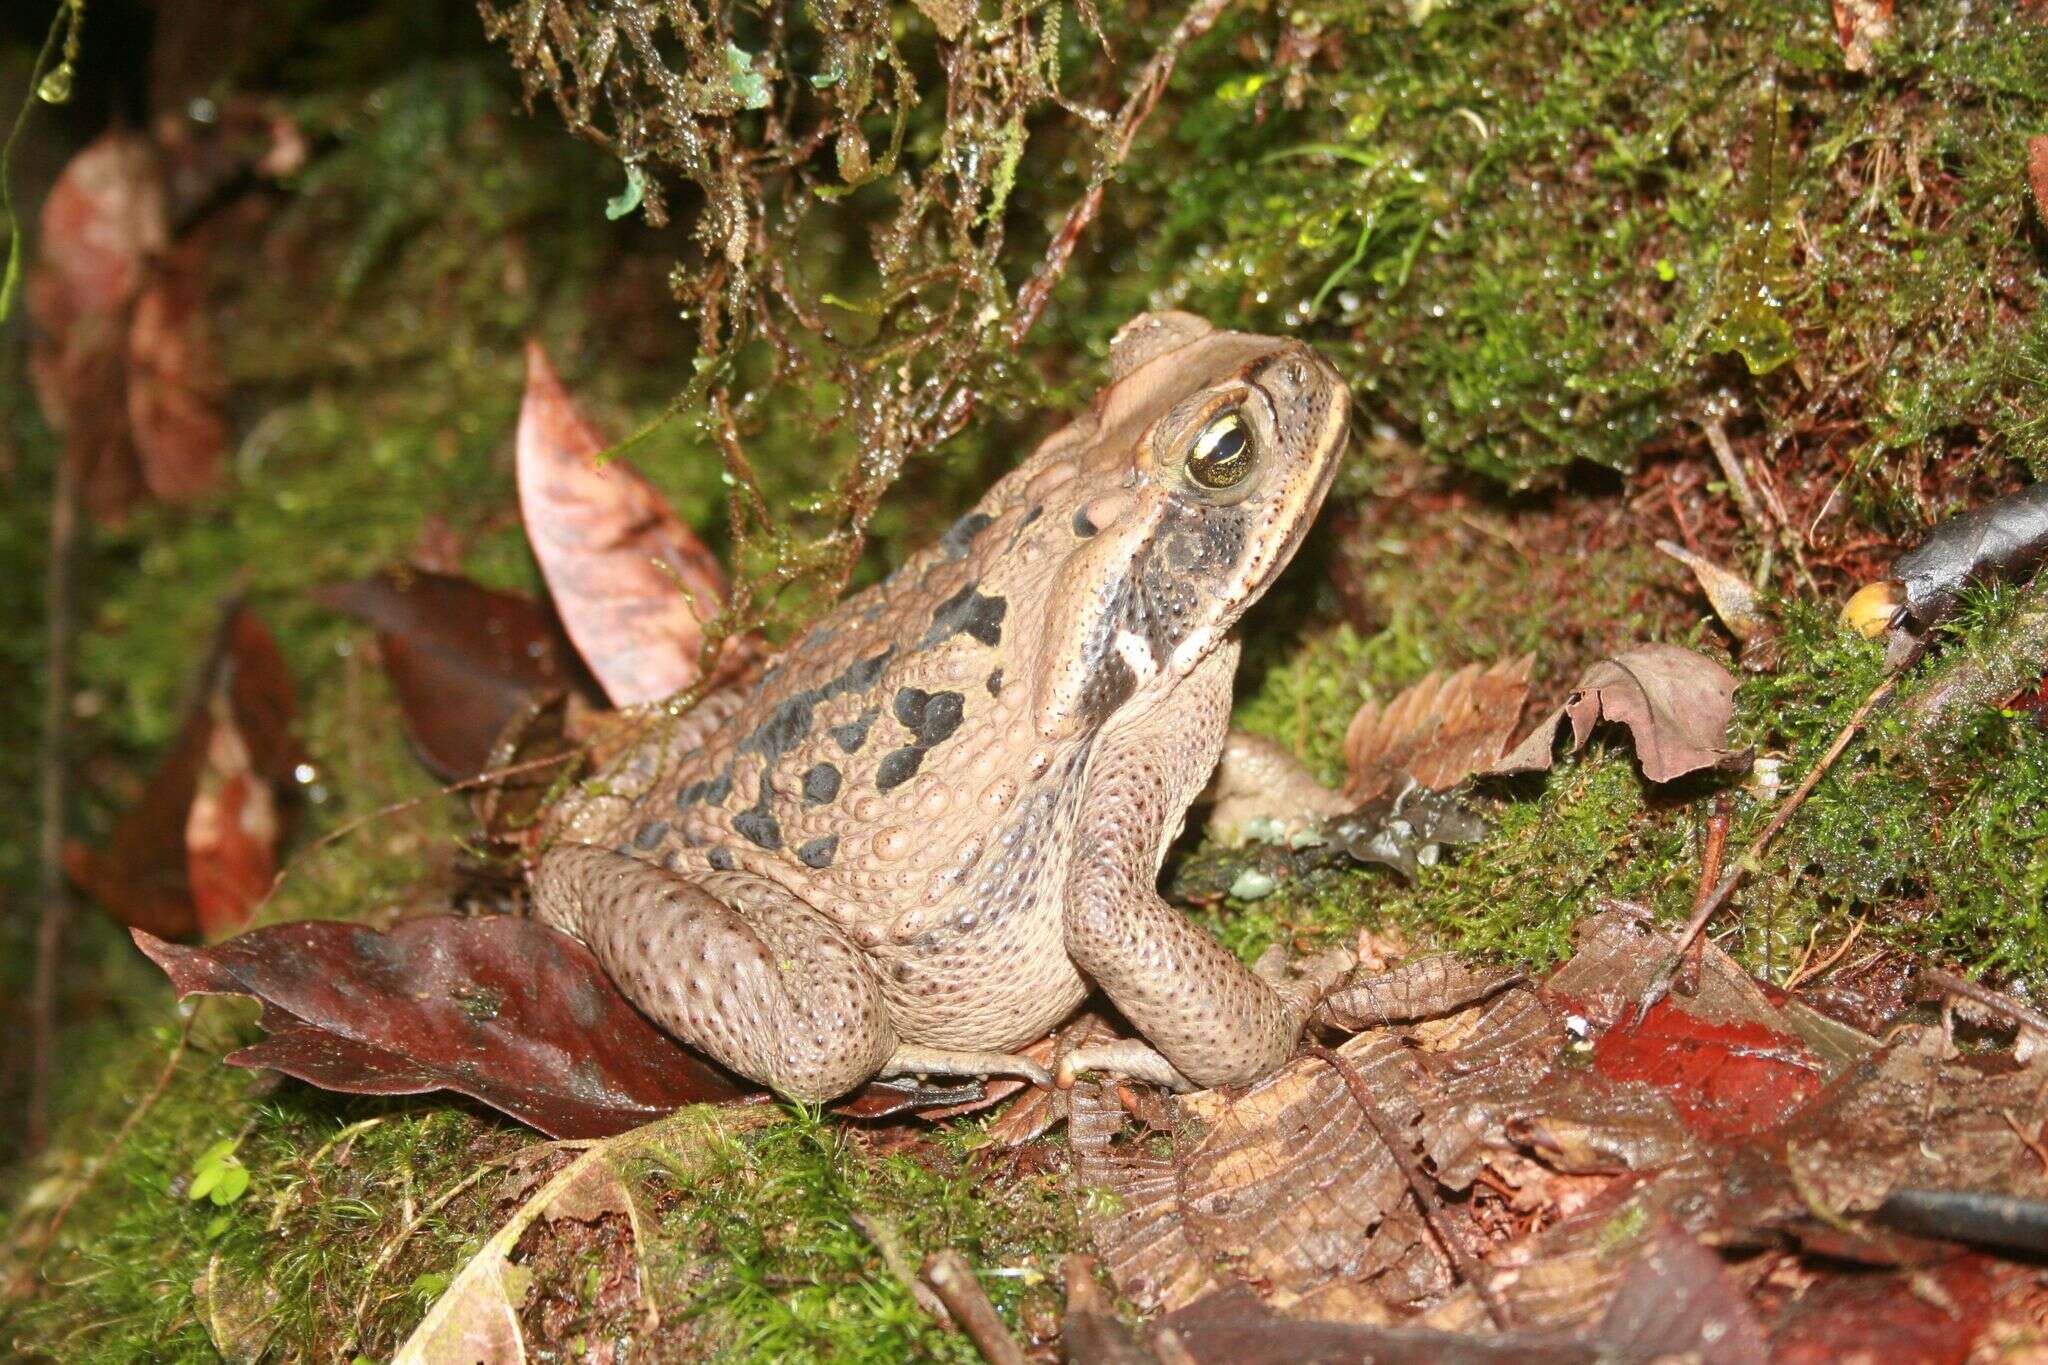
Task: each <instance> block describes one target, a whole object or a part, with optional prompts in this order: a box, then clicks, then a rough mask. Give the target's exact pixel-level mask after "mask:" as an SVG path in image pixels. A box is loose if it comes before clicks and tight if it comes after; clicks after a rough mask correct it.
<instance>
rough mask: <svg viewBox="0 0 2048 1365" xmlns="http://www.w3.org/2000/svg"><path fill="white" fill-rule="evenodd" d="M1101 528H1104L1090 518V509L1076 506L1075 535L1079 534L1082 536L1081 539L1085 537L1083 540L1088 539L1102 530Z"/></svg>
mask: <svg viewBox="0 0 2048 1365" xmlns="http://www.w3.org/2000/svg"><path fill="white" fill-rule="evenodd" d="M1101 529H1102V528H1101V527H1099V526H1097V525H1096V524H1095V523H1094V522H1092V521H1090V520H1088V509H1087V508H1085V507H1076V508H1075V509H1074V534H1075V535H1077V536H1079V537H1081V539H1083V540H1086V539H1087V538H1088V537H1090V536H1092V535H1094V534H1095V533H1096V532H1097V531H1099V530H1101Z"/></svg>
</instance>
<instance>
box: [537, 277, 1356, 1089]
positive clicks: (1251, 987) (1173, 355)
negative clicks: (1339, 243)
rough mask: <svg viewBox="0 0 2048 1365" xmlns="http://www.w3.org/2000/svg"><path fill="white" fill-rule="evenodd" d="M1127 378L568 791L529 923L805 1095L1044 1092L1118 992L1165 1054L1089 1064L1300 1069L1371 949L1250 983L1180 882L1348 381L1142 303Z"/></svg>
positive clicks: (1327, 464) (727, 1052)
mask: <svg viewBox="0 0 2048 1365" xmlns="http://www.w3.org/2000/svg"><path fill="white" fill-rule="evenodd" d="M1112 369H1113V379H1114V382H1113V383H1112V384H1111V385H1110V386H1109V387H1108V388H1107V389H1105V390H1104V391H1103V392H1102V393H1101V394H1100V395H1098V397H1097V398H1096V400H1095V402H1094V404H1093V406H1092V407H1091V409H1090V410H1089V411H1088V412H1087V413H1086V414H1085V415H1083V416H1081V417H1080V418H1078V419H1077V420H1076V421H1074V422H1073V423H1071V424H1070V425H1068V426H1067V427H1066V428H1064V429H1063V430H1061V431H1060V432H1058V433H1057V434H1056V435H1054V436H1052V437H1051V438H1050V439H1048V440H1046V441H1045V442H1044V443H1043V444H1042V445H1040V446H1039V447H1038V449H1037V450H1036V451H1034V452H1033V453H1032V455H1031V457H1030V458H1029V459H1027V460H1026V461H1025V462H1024V464H1023V465H1022V466H1021V467H1020V468H1018V469H1016V470H1015V471H1013V472H1012V473H1010V474H1009V475H1008V476H1006V477H1005V478H1003V479H1002V480H1000V481H999V482H998V483H997V484H996V485H995V486H994V487H993V488H991V489H990V490H989V492H988V494H987V495H986V496H985V497H984V498H982V500H981V502H980V503H979V504H978V505H977V506H976V507H975V508H974V510H973V511H971V512H969V513H968V514H967V515H965V516H963V517H962V518H960V520H959V521H957V522H955V523H954V524H953V526H952V528H951V529H950V530H948V531H947V532H946V533H945V534H944V535H943V536H941V537H940V538H939V539H938V541H937V543H935V544H934V545H932V546H931V547H930V548H928V549H926V550H924V551H922V552H921V553H919V554H917V555H916V556H914V557H913V558H912V559H910V561H909V562H907V563H906V564H904V565H903V567H902V568H900V569H898V570H897V571H896V572H895V573H894V574H892V575H891V576H890V577H889V578H888V580H887V581H885V582H883V583H881V584H878V585H877V586H875V587H873V588H871V589H869V590H868V591H866V592H863V593H861V594H859V595H857V596H855V597H852V598H850V599H848V600H847V601H845V602H843V603H841V604H840V605H839V607H838V608H837V609H836V610H834V611H833V612H832V613H831V614H830V615H829V616H827V617H825V618H824V619H823V620H822V621H820V622H819V623H818V625H817V626H816V627H815V628H813V629H812V630H811V631H810V632H809V633H808V634H807V635H805V636H804V637H803V638H802V639H801V640H799V641H798V642H797V643H795V644H794V645H792V646H791V647H790V648H789V649H787V650H785V651H784V652H783V653H782V654H781V655H780V656H778V657H777V658H776V659H774V660H773V661H772V663H771V664H770V666H769V667H768V668H767V669H765V670H764V671H763V672H762V673H761V674H760V675H759V676H757V677H755V678H754V679H752V680H751V681H750V682H748V683H747V684H745V685H744V686H740V687H736V688H733V689H730V690H728V691H726V692H724V693H722V694H718V695H715V696H713V697H712V698H711V699H709V700H707V701H706V702H704V703H703V704H702V705H700V706H699V707H698V708H697V709H696V710H695V711H693V712H691V713H690V714H689V715H687V716H686V717H685V718H684V719H683V720H682V721H681V722H678V723H675V724H672V725H668V726H666V727H665V733H663V734H662V735H661V737H660V739H659V740H658V741H655V742H649V743H648V744H645V745H643V746H642V747H640V748H638V749H635V750H633V751H631V752H628V753H627V754H625V755H624V756H623V757H621V758H620V759H618V760H617V761H615V762H614V763H612V764H611V765H610V766H609V767H608V768H607V769H606V770H605V771H604V772H602V773H601V774H599V776H598V777H597V778H596V779H594V780H592V781H591V782H588V783H586V784H584V786H583V787H582V788H580V789H578V790H577V791H576V792H574V793H572V794H571V796H570V797H569V798H567V799H566V800H565V801H564V802H563V803H561V805H560V807H559V808H558V809H557V811H556V812H555V814H554V816H553V817H552V819H551V820H550V822H549V826H548V829H547V831H546V834H547V840H546V844H545V847H546V851H545V853H544V854H543V857H542V861H541V864H540V868H539V871H538V873H537V874H536V878H535V905H536V909H537V913H538V914H539V915H540V916H541V917H542V918H543V919H545V920H546V921H548V922H550V923H552V924H555V925H557V926H559V927H560V928H562V929H565V930H567V931H568V932H570V933H572V934H574V935H576V936H577V937H578V938H580V939H582V940H583V941H584V942H585V943H587V944H589V945H590V947H591V948H592V950H593V951H595V953H596V954H597V956H598V959H599V960H600V961H601V962H602V963H603V964H604V967H605V970H606V971H607V972H609V973H610V974H611V976H612V978H613V980H614V981H616V982H617V983H618V985H619V986H620V988H621V989H622V990H623V991H624V992H625V993H626V995H627V996H628V997H630V998H631V999H632V1000H633V1001H634V1003H635V1004H637V1005H638V1006H639V1007H640V1008H641V1009H642V1010H644V1011H645V1012H646V1013H647V1014H648V1015H649V1016H650V1017H651V1018H653V1019H654V1020H655V1021H656V1022H657V1023H659V1024H660V1025H661V1026H662V1027H663V1028H665V1029H667V1030H668V1031H669V1032H670V1033H672V1034H674V1035H675V1036H676V1037H677V1038H679V1039H681V1040H683V1041H684V1042H686V1043H689V1044H691V1045H692V1046H694V1047H697V1048H699V1049H701V1050H702V1051H704V1052H706V1053H708V1054H710V1055H711V1056H712V1057H715V1058H716V1059H717V1060H719V1061H720V1062H722V1063H724V1064H725V1065H726V1066H729V1067H731V1068H732V1069H733V1070H735V1071H738V1072H741V1073H743V1074H745V1075H747V1076H750V1077H753V1078H755V1079H757V1080H760V1081H763V1082H765V1083H766V1084H768V1085H769V1086H771V1087H772V1088H774V1089H775V1090H777V1091H780V1092H781V1093H783V1094H785V1095H788V1096H791V1097H794V1098H798V1099H808V1100H815V1099H823V1098H828V1097H830V1096H834V1095H838V1094H840V1093H842V1092H844V1091H846V1090H849V1089H851V1088H853V1087H854V1086H857V1085H859V1084H860V1083H862V1082H863V1081H866V1080H868V1079H869V1078H871V1077H874V1076H876V1075H878V1074H879V1075H901V1074H908V1073H921V1072H937V1073H945V1074H990V1073H1003V1072H1009V1073H1014V1074H1023V1075H1030V1076H1033V1077H1035V1078H1039V1079H1043V1076H1044V1073H1043V1072H1042V1071H1041V1070H1040V1069H1038V1068H1037V1067H1036V1066H1035V1065H1034V1064H1032V1063H1031V1062H1029V1061H1027V1060H1025V1059H1022V1058H1019V1057H1016V1056H1013V1055H1010V1054H1011V1053H1013V1052H1014V1050H1015V1049H1017V1048H1019V1047H1021V1046H1022V1045H1024V1044H1026V1043H1028V1042H1030V1041H1031V1040H1033V1039H1035V1038H1038V1037H1040V1036H1041V1035H1043V1034H1044V1033H1045V1031H1046V1030H1047V1029H1048V1028H1050V1027H1052V1026H1053V1025H1054V1024H1057V1023H1058V1022H1060V1020H1061V1019H1062V1018H1063V1017H1065V1016H1066V1015H1067V1014H1068V1013H1070V1012H1071V1011H1072V1010H1073V1009H1074V1008H1075V1007H1076V1006H1077V1005H1079V1004H1080V1002H1081V1000H1082V998H1083V997H1084V996H1085V995H1086V994H1087V993H1088V991H1089V989H1090V986H1091V984H1092V985H1094V986H1099V987H1100V988H1101V989H1102V990H1103V991H1105V992H1106V993H1107V994H1108V996H1109V998H1110V999H1111V1000H1112V1001H1113V1002H1114V1003H1115V1004H1116V1006H1117V1008H1118V1009H1119V1010H1121V1011H1122V1013H1123V1015H1124V1017H1125V1018H1127V1019H1128V1020H1129V1021H1130V1022H1131V1023H1132V1024H1134V1025H1135V1026H1136V1027H1137V1028H1138V1030H1139V1031H1141V1032H1142V1033H1143V1034H1144V1036H1145V1039H1146V1040H1147V1041H1149V1043H1150V1044H1151V1045H1152V1047H1154V1048H1157V1050H1158V1051H1157V1053H1155V1052H1153V1051H1151V1049H1149V1048H1146V1047H1144V1046H1143V1045H1142V1044H1117V1045H1111V1046H1109V1047H1106V1048H1097V1049H1092V1050H1089V1051H1088V1052H1086V1053H1084V1054H1083V1055H1080V1056H1077V1057H1075V1058H1074V1059H1072V1065H1073V1066H1074V1067H1075V1068H1076V1069H1085V1068H1088V1067H1099V1068H1103V1069H1109V1070H1116V1071H1121V1072H1124V1073H1126V1074H1134V1075H1144V1076H1150V1077H1152V1078H1154V1079H1158V1080H1161V1081H1164V1082H1167V1083H1173V1084H1186V1083H1187V1082H1189V1081H1192V1082H1194V1083H1198V1084H1202V1085H1217V1084H1226V1083H1232V1082H1241V1081H1248V1080H1251V1079H1253V1078H1255V1077H1258V1076H1260V1075H1263V1074H1264V1073H1266V1072H1267V1071H1269V1070H1271V1069H1272V1068H1273V1067H1275V1066H1277V1065H1279V1063H1280V1062H1282V1061H1283V1060H1285V1059H1286V1057H1287V1056H1288V1054H1289V1053H1290V1052H1291V1051H1292V1049H1293V1047H1294V1044H1295V1040H1296V1037H1297V1035H1298V1034H1299V1032H1300V1029H1301V1027H1302V1024H1303V1022H1304V1020H1305V1019H1306V1018H1307V1016H1308V1013H1309V1010H1310V1009H1311V1008H1312V1007H1313V1005H1314V1004H1315V1003H1316V1001H1317V1000H1318V999H1319V998H1320V996H1321V994H1322V993H1323V992H1324V991H1325V990H1326V989H1327V988H1328V987H1329V985H1330V984H1331V983H1332V982H1333V981H1334V980H1335V979H1336V978H1337V977H1338V976H1339V975H1340V974H1341V973H1342V972H1343V971H1344V970H1345V969H1346V968H1347V967H1348V966H1349V959H1348V957H1346V956H1345V955H1342V954H1333V955H1327V956H1325V957H1323V958H1319V959H1316V960H1315V961H1313V962H1312V963H1310V964H1308V966H1307V967H1306V968H1305V969H1304V970H1303V972H1302V973H1301V974H1300V975H1299V976H1296V977H1289V976H1287V975H1286V974H1284V973H1282V972H1277V971H1274V972H1254V971H1251V970H1248V969H1246V968H1245V967H1244V966H1243V965H1242V964H1241V963H1239V962H1238V960H1237V959H1236V958H1234V957H1232V956H1231V955H1230V954H1229V953H1228V952H1226V951H1225V950H1224V949H1223V948H1222V947H1221V946H1220V945H1218V944H1217V943H1216V942H1215V941H1214V940H1213V939H1211V938H1209V937H1208V936H1207V935H1206V934H1204V933H1202V932H1201V931H1200V930H1199V929H1197V928H1195V927H1194V926H1193V925H1191V924H1190V923H1189V922H1188V921H1187V920H1186V919H1185V918H1184V917H1183V916H1182V915H1181V914H1180V912H1179V911H1177V910H1175V909H1174V908H1173V907H1172V906H1170V905H1168V904H1167V903H1166V902H1165V901H1163V900H1161V899H1160V897H1159V895H1158V894H1157V891H1156V890H1155V885H1154V884H1155V881H1156V878H1157V876H1158V871H1159V866H1160V862H1161V860H1162V859H1163V858H1164V856H1165V854H1166V849H1167V846H1168V844H1169V843H1171V842H1172V840H1173V839H1174V837H1175V836H1176V835H1177V834H1178V832H1179V830H1180V828H1181V822H1182V820H1183V818H1184V817H1185V814H1186V811H1187V809H1188V807H1189V805H1190V804H1191V803H1192V802H1194V801H1195V799H1196V798H1197V796H1198V795H1199V794H1200V793H1201V791H1202V789H1203V787H1204V784H1205V783H1206V782H1207V781H1208V780H1209V778H1210V774H1211V771H1212V770H1213V769H1214V768H1215V767H1216V764H1217V760H1218V757H1219V755H1221V754H1222V753H1223V751H1224V747H1225V736H1226V730H1227V726H1228V720H1229V710H1230V691H1231V679H1232V675H1233V673H1234V672H1235V670H1236V667H1237V657H1238V645H1237V642H1236V640H1234V639H1233V638H1232V637H1231V635H1230V631H1231V628H1232V626H1234V625H1235V624H1236V622H1237V620H1238V617H1239V616H1241V615H1242V614H1243V612H1244V611H1245V609H1246V608H1247V607H1248V606H1250V605H1251V604H1252V602H1254V601H1256V600H1257V599H1258V597H1259V596H1260V595H1261V594H1262V593H1263V592H1265V590H1266V589H1267V587H1269V586H1270V585H1271V584H1272V582H1273V580H1274V578H1275V576H1276V575H1278V574H1279V572H1280V570H1281V569H1282V568H1283V567H1284V566H1285V565H1286V563H1287V561H1288V559H1289V558H1290V557H1291V556H1292V555H1293V553H1294V551H1295V548H1296V547H1297V546H1298V545H1299V544H1300V543H1301V539H1302V537H1303V535H1304V534H1305V533H1306V532H1307V530H1308V528H1309V524H1310V522H1311V521H1313V520H1314V518H1315V515H1316V511H1317V509H1318V507H1320V506H1321V504H1322V501H1323V495H1324V494H1325V492H1327V491H1328V489H1329V486H1330V480H1331V477H1332V475H1333V473H1334V472H1335V470H1336V467H1337V462H1338V458H1339V456H1340V455H1341V453H1342V451H1343V449H1344V445H1345V440H1346V423H1347V418H1348V407H1349V398H1348V395H1347V394H1346V392H1345V389H1344V386H1343V384H1342V383H1341V382H1340V381H1339V380H1338V378H1337V376H1336V374H1335V373H1334V372H1333V371H1332V370H1331V369H1330V367H1329V366H1328V365H1327V364H1325V363H1324V362H1323V361H1322V360H1321V359H1319V358H1318V357H1317V356H1316V355H1315V354H1314V353H1313V352H1311V351H1310V350H1309V349H1308V348H1307V347H1306V346H1304V345H1302V344H1300V343H1298V342H1295V341H1290V340H1284V339H1280V338H1274V337H1263V336H1250V335H1246V334H1243V333H1237V332H1221V331H1217V330H1215V329H1213V328H1212V327H1210V326H1209V324H1207V323H1206V322H1203V321H1202V320H1201V319H1199V318H1196V317H1192V316H1190V315H1188V314H1185V313H1160V314H1146V315H1144V316H1141V317H1139V318H1137V319H1135V320H1134V321H1133V322H1131V323H1130V324H1129V325H1127V326H1126V327H1125V328H1124V329H1123V330H1122V331H1121V332H1120V333H1119V334H1118V336H1117V339H1116V342H1115V345H1114V347H1113V350H1112ZM1269 978H1270V979H1269ZM1160 1054H1164V1061H1162V1060H1161V1058H1160ZM1168 1063H1170V1064H1171V1065H1170V1066H1169V1065H1167V1064H1168Z"/></svg>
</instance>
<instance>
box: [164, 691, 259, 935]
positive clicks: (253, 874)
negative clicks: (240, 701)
mask: <svg viewBox="0 0 2048 1365" xmlns="http://www.w3.org/2000/svg"><path fill="white" fill-rule="evenodd" d="M208 709H209V712H210V715H211V718H212V729H211V731H210V732H209V734H208V735H207V739H206V758H205V761H204V762H203V763H202V764H201V765H200V769H199V780H198V784H197V787H198V789H197V791H196V792H195V794H194V796H193V799H192V809H191V810H190V812H188V813H187V815H186V816H185V861H186V869H187V879H188V881H189V882H190V884H191V887H192V906H193V910H194V912H195V914H196V916H197V918H198V921H199V932H200V934H201V936H202V937H205V938H207V939H219V938H225V937H227V936H228V935H229V934H232V933H234V932H235V931H236V930H237V929H240V928H241V927H242V926H243V925H245V924H247V923H248V922H249V916H250V915H251V914H252V913H253V912H254V911H255V909H256V907H257V905H259V904H260V903H261V902H262V900H263V898H264V897H265V896H267V895H269V894H270V888H271V884H272V883H273V882H274V881H275V879H276V877H277V845H278V840H279V839H280V838H281V837H282V835H283V820H282V817H281V816H280V814H279V811H278V801H277V793H276V790H275V789H274V788H273V787H272V786H271V785H270V783H268V782H266V781H265V780H264V779H263V776H262V775H261V774H260V773H258V772H257V771H256V764H255V758H254V757H253V756H252V755H251V754H250V752H249V742H248V741H247V740H245V739H244V738H243V737H242V732H241V729H240V728H239V727H238V726H237V725H236V724H235V716H234V710H233V707H232V705H231V704H230V700H229V694H228V692H227V690H226V689H225V688H222V689H218V690H216V691H215V693H214V696H213V701H212V704H211V706H210V707H209V708H208Z"/></svg>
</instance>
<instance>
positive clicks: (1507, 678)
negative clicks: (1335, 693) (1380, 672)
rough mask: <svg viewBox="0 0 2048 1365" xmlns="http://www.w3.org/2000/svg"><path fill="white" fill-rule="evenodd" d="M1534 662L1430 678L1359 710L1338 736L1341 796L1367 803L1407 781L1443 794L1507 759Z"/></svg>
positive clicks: (1526, 658)
mask: <svg viewBox="0 0 2048 1365" xmlns="http://www.w3.org/2000/svg"><path fill="white" fill-rule="evenodd" d="M1535 663H1536V656H1535V655H1533V654H1524V655H1523V656H1522V657H1521V658H1519V659H1510V660H1507V661H1506V662H1503V663H1497V664H1494V665H1493V666H1492V667H1490V668H1487V669H1484V670H1481V669H1480V667H1479V665H1477V664H1467V665H1466V666H1465V667H1463V668H1461V669H1459V670H1458V671H1457V672H1455V673H1453V674H1451V675H1450V676H1449V677H1448V678H1446V677H1445V676H1444V675H1443V674H1442V673H1438V672H1433V673H1431V674H1430V675H1429V676H1428V677H1426V678H1424V679H1423V680H1422V681H1420V682H1418V683H1416V684H1415V685H1414V686H1412V687H1410V688H1408V689H1407V690H1405V691H1403V692H1402V693H1401V694H1400V695H1399V696H1397V697H1395V698H1394V699H1393V700H1392V701H1391V702H1388V703H1387V705H1386V706H1385V707H1384V708H1382V707H1380V706H1379V705H1378V704H1377V703H1376V702H1371V701H1368V702H1365V703H1364V704H1362V705H1361V706H1360V707H1359V708H1358V710H1357V712H1356V713H1355V714H1354V715H1353V716H1352V717H1351V724H1350V725H1349V727H1347V728H1346V729H1345V731H1344V767H1345V771H1346V773H1347V774H1348V776H1347V778H1346V781H1345V784H1344V795H1345V797H1346V798H1347V799H1348V800H1349V801H1350V802H1351V803H1352V804H1353V805H1357V804H1359V803H1361V802H1365V801H1369V800H1371V799H1372V798H1374V797H1376V796H1380V795H1382V794H1384V793H1386V792H1388V791H1390V790H1392V789H1393V788H1395V787H1397V786H1399V785H1400V784H1401V781H1402V779H1404V778H1409V777H1412V778H1414V779H1415V781H1417V782H1419V783H1421V784H1422V785H1423V786H1425V787H1428V788H1429V789H1430V790H1432V791H1448V790H1449V789H1450V788H1452V787H1455V786H1456V785H1457V784H1458V783H1460V782H1462V781H1464V780H1465V779H1466V778H1467V777H1470V776H1471V775H1472V774H1473V773H1476V772H1482V771H1484V770H1485V769H1487V768H1488V767H1490V766H1492V764H1493V763H1494V762H1495V761H1497V760H1498V759H1499V758H1500V756H1501V755H1502V754H1504V753H1506V752H1507V747H1508V739H1509V737H1510V736H1512V735H1513V734H1514V732H1515V725H1516V723H1517V722H1519V721H1520V720H1521V718H1522V705H1523V703H1524V702H1525V701H1527V700H1528V696H1529V672H1530V670H1531V669H1532V668H1533V667H1534V666H1535Z"/></svg>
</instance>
